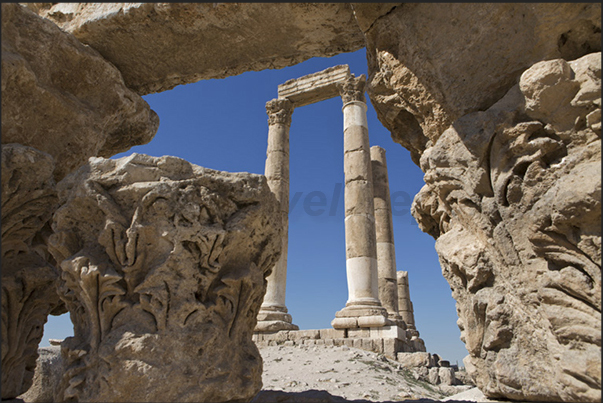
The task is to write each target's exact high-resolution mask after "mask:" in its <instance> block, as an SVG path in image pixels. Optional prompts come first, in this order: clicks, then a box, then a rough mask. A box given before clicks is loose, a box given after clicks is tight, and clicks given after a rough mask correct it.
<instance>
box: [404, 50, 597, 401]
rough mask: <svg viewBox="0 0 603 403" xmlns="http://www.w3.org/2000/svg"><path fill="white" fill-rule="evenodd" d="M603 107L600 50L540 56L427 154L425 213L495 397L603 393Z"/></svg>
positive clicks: (475, 364)
mask: <svg viewBox="0 0 603 403" xmlns="http://www.w3.org/2000/svg"><path fill="white" fill-rule="evenodd" d="M600 109H601V54H600V53H593V54H589V55H586V56H584V57H582V58H580V59H578V60H575V61H572V62H567V61H565V60H563V59H554V60H548V61H543V62H539V63H536V64H535V65H533V66H532V67H531V68H529V69H527V70H526V71H525V72H523V74H522V75H521V77H520V80H519V83H518V84H517V85H515V86H514V87H512V88H511V89H510V90H509V92H508V93H507V94H506V95H505V97H503V98H502V99H501V100H500V101H499V102H497V103H496V104H495V105H493V106H492V107H491V108H489V109H488V110H486V111H484V112H476V113H471V114H468V115H465V116H463V117H462V118H461V119H459V120H457V121H456V122H454V124H453V125H452V126H450V127H449V128H448V129H447V130H446V131H445V132H444V133H443V134H442V135H441V136H440V137H439V139H438V140H437V142H435V144H433V146H432V147H429V148H427V149H426V150H425V152H424V153H423V156H422V157H421V169H422V170H423V171H424V172H425V182H426V185H425V186H424V187H423V189H422V190H421V191H420V192H419V194H417V196H416V197H415V200H414V202H413V206H412V209H411V211H412V214H413V216H414V217H415V218H416V219H417V221H418V222H419V225H420V227H421V229H422V230H423V231H425V232H428V233H430V234H431V235H432V236H434V237H435V238H436V239H437V242H436V250H437V252H438V254H439V256H440V262H441V265H442V272H443V274H444V276H445V277H446V279H447V280H448V282H449V283H450V286H451V288H452V295H453V297H454V298H455V299H456V301H457V311H458V313H459V317H460V319H459V322H458V324H459V327H460V328H461V339H462V340H463V341H464V342H465V344H466V347H467V350H468V351H469V353H470V355H469V356H468V357H467V358H466V359H465V365H466V367H467V370H468V372H469V373H470V374H471V375H472V377H473V378H474V379H475V381H476V384H477V386H478V387H479V388H480V389H481V390H482V391H483V392H484V394H485V395H486V396H487V397H491V398H497V397H505V398H510V399H516V400H524V399H525V400H563V401H573V402H578V401H580V402H582V401H591V402H594V401H600V399H601V138H600V135H601V134H600V120H597V119H596V118H595V117H594V116H599V113H600V112H599V111H600ZM588 116H591V117H593V118H592V119H591V120H589V119H588V118H587V117H588Z"/></svg>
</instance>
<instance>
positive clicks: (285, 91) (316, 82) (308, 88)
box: [278, 64, 351, 108]
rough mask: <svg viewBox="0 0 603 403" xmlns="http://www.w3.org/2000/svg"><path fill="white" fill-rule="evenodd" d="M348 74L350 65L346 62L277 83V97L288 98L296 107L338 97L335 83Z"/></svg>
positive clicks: (342, 79) (347, 76)
mask: <svg viewBox="0 0 603 403" xmlns="http://www.w3.org/2000/svg"><path fill="white" fill-rule="evenodd" d="M350 76H351V73H350V66H348V65H347V64H341V65H338V66H333V67H329V68H328V69H325V70H322V71H319V72H316V73H312V74H308V75H306V76H303V77H299V78H294V79H291V80H289V81H286V82H285V83H283V84H281V85H279V86H278V97H279V99H280V98H287V99H289V101H291V102H292V103H293V106H294V107H296V108H298V107H300V106H305V105H310V104H313V103H315V102H320V101H324V100H326V99H329V98H334V97H338V96H339V89H337V86H336V84H337V83H341V82H343V81H345V80H346V79H347V78H349V77H350Z"/></svg>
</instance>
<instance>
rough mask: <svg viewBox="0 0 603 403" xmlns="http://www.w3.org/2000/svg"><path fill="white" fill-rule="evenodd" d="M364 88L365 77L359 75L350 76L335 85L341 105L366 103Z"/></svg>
mask: <svg viewBox="0 0 603 403" xmlns="http://www.w3.org/2000/svg"><path fill="white" fill-rule="evenodd" d="M365 86H366V76H365V75H364V74H361V75H360V76H359V77H354V75H353V74H352V75H350V76H349V77H348V78H347V79H346V80H345V81H342V82H340V83H337V89H339V94H340V95H341V99H342V100H343V104H344V105H345V104H347V103H348V102H353V101H360V102H364V103H366V99H365V98H364V88H365Z"/></svg>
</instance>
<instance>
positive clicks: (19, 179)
mask: <svg viewBox="0 0 603 403" xmlns="http://www.w3.org/2000/svg"><path fill="white" fill-rule="evenodd" d="M1 162H2V399H11V398H15V397H17V396H18V395H20V394H21V393H23V392H25V391H26V390H27V388H29V387H30V386H31V383H32V379H33V376H34V370H35V367H36V358H37V357H38V344H39V343H40V340H41V339H42V332H43V330H44V323H46V318H47V317H48V315H49V313H51V312H53V310H54V313H61V312H64V311H62V310H61V309H62V304H61V302H60V300H59V297H58V294H57V292H56V290H55V282H56V280H57V278H58V274H57V271H56V269H55V267H54V266H53V265H52V264H51V263H50V262H49V261H51V260H52V259H49V256H48V250H47V247H46V238H47V237H48V235H49V233H50V227H49V224H48V222H49V220H50V218H51V216H52V213H53V211H54V209H55V208H56V206H57V203H58V201H57V195H56V189H55V182H54V179H53V178H52V171H53V168H54V161H53V159H52V157H51V156H50V155H48V154H46V153H43V152H40V151H38V150H36V149H34V148H31V147H25V146H22V145H19V144H4V145H2V159H1Z"/></svg>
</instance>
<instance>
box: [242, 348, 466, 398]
mask: <svg viewBox="0 0 603 403" xmlns="http://www.w3.org/2000/svg"><path fill="white" fill-rule="evenodd" d="M260 353H261V355H262V358H263V360H264V372H263V374H262V382H263V388H262V392H260V394H259V395H258V396H257V397H256V398H255V399H254V400H253V402H296V401H303V402H331V401H333V402H335V401H337V402H340V401H341V402H344V401H365V402H390V401H391V402H397V401H416V400H419V401H421V400H423V401H441V400H443V399H444V398H446V397H449V396H451V395H456V394H458V393H461V392H465V391H467V390H469V389H472V387H471V386H436V385H431V384H429V383H427V382H423V381H419V380H416V379H415V378H414V377H413V376H412V374H411V373H410V372H409V371H408V370H406V369H404V368H403V367H402V366H400V364H399V363H397V362H396V361H393V360H389V359H387V358H386V357H384V356H382V355H378V354H376V353H372V352H368V351H364V350H359V349H355V348H350V347H347V346H304V345H301V346H283V345H281V346H266V347H260ZM468 400H469V399H468ZM474 401H475V400H474Z"/></svg>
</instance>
